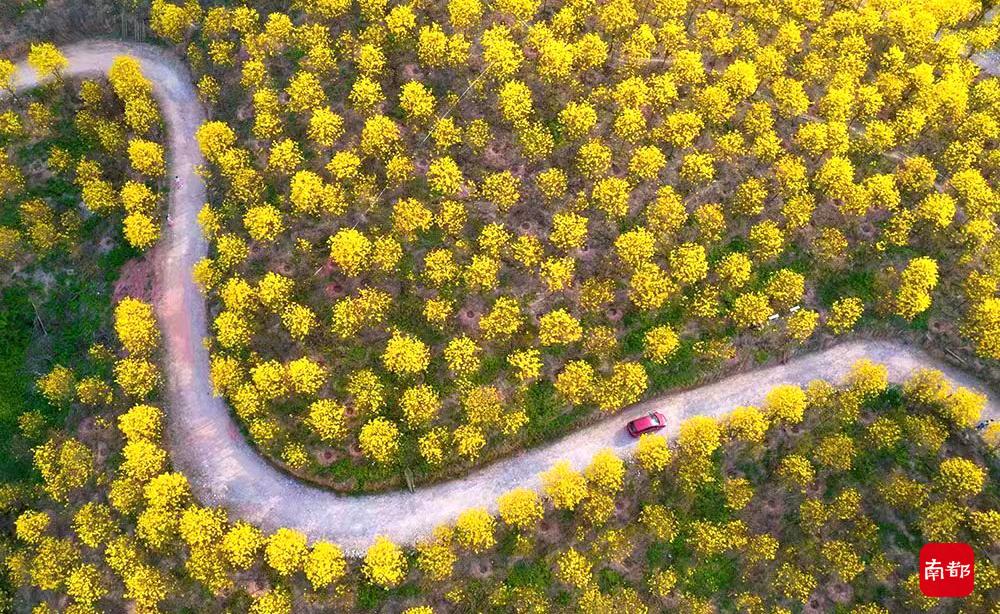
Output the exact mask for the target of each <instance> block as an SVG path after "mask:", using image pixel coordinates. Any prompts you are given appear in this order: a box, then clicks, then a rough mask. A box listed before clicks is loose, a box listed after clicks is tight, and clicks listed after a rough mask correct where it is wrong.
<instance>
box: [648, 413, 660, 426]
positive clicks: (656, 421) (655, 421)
mask: <svg viewBox="0 0 1000 614" xmlns="http://www.w3.org/2000/svg"><path fill="white" fill-rule="evenodd" d="M649 421H650V422H652V423H653V424H659V423H660V420H659V419H658V418H657V417H656V414H649Z"/></svg>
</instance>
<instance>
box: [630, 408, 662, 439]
mask: <svg viewBox="0 0 1000 614" xmlns="http://www.w3.org/2000/svg"><path fill="white" fill-rule="evenodd" d="M665 426H667V419H666V418H664V417H663V414H661V413H660V412H658V411H653V412H649V413H648V414H646V415H645V416H640V417H638V418H636V419H635V420H632V421H630V422H629V423H628V424H627V425H625V430H627V431H628V434H629V435H631V436H633V437H638V436H639V435H642V434H643V433H653V432H655V431H658V430H660V429H662V428H663V427H665Z"/></svg>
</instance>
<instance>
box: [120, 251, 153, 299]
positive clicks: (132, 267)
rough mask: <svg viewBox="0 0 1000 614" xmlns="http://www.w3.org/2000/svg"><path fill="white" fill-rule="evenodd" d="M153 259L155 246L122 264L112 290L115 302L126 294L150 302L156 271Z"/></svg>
mask: <svg viewBox="0 0 1000 614" xmlns="http://www.w3.org/2000/svg"><path fill="white" fill-rule="evenodd" d="M155 261H156V248H153V249H151V250H149V251H148V252H146V253H145V254H144V255H142V256H141V257H139V258H133V259H132V260H129V261H128V262H126V263H125V264H124V265H122V269H121V271H120V272H119V273H118V279H117V280H116V281H115V285H114V289H113V290H112V299H113V301H114V302H115V303H117V302H118V301H120V300H122V299H123V298H125V297H126V296H131V297H133V298H137V299H140V300H143V301H146V302H151V301H152V300H153V296H154V295H155V294H156V274H155V273H156V272H155V269H154V264H153V263H154V262H155Z"/></svg>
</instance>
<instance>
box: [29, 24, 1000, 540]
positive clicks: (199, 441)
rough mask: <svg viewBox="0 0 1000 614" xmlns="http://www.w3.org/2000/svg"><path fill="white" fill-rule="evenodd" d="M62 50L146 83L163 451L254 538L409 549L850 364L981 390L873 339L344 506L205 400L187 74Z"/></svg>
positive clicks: (199, 116)
mask: <svg viewBox="0 0 1000 614" xmlns="http://www.w3.org/2000/svg"><path fill="white" fill-rule="evenodd" d="M63 52H64V53H65V55H66V56H67V58H68V59H69V62H70V65H69V67H68V68H67V69H66V71H65V74H66V75H84V74H93V73H106V72H107V70H108V68H109V67H110V66H111V63H112V61H113V60H114V58H115V57H117V56H118V55H123V54H127V55H131V56H133V57H135V58H136V59H138V60H139V61H140V62H141V63H142V69H143V72H144V73H145V75H146V76H147V77H148V78H149V79H150V80H151V81H152V83H153V89H154V94H155V96H156V98H157V99H158V101H159V103H160V105H161V109H162V112H163V116H164V119H165V121H166V126H167V135H168V140H169V149H170V175H171V176H172V177H171V179H172V181H171V192H170V203H169V211H170V219H171V221H172V223H171V225H170V226H169V227H168V228H167V229H166V232H165V237H164V240H163V245H161V251H160V259H159V261H158V267H157V269H158V270H157V274H158V276H159V277H158V286H159V287H160V289H161V291H160V295H159V296H158V297H157V301H156V309H157V313H158V316H159V319H160V324H161V326H162V328H163V332H164V341H165V349H166V363H165V369H166V373H167V390H166V394H167V397H166V401H167V405H168V411H167V413H168V416H169V419H168V423H169V424H168V434H167V437H168V445H169V448H170V452H171V457H172V460H173V463H174V466H175V468H176V469H177V470H179V471H182V472H183V473H184V474H185V475H187V477H188V479H189V480H190V482H191V486H192V488H193V490H194V492H195V494H196V495H197V496H198V498H199V500H200V501H201V502H202V503H204V504H209V505H218V506H222V507H225V508H227V509H228V510H229V512H230V515H231V517H233V518H242V519H245V520H248V521H250V522H252V523H254V524H256V525H257V526H260V527H261V528H263V529H264V530H267V531H272V530H274V529H277V528H279V527H291V528H295V529H298V530H301V531H303V532H305V533H306V534H307V535H308V536H309V537H310V539H313V540H315V539H328V540H332V541H335V542H337V543H339V544H340V545H341V546H342V547H344V548H345V549H346V550H347V551H349V552H352V553H357V552H359V551H362V550H363V549H364V548H366V547H367V546H368V545H369V544H370V543H371V541H372V540H373V539H374V537H375V536H376V535H379V534H382V535H386V536H388V537H389V538H391V539H392V540H394V541H396V542H398V543H412V542H413V541H414V540H416V539H418V538H419V537H421V536H424V535H427V534H428V533H429V532H430V531H431V530H432V529H433V528H434V527H435V526H437V525H439V524H443V523H446V522H450V521H453V520H454V519H455V517H456V516H457V515H458V514H459V513H460V512H461V511H462V510H464V509H466V508H468V507H474V506H482V507H486V508H489V509H495V501H496V499H497V497H498V496H499V495H500V494H502V493H504V492H506V491H508V490H510V489H511V488H514V487H516V486H528V487H532V488H537V487H539V479H538V474H539V472H541V471H544V470H545V469H547V468H548V467H549V466H551V464H552V463H553V462H555V461H557V460H560V459H565V460H568V461H570V463H571V464H572V465H573V466H574V467H577V468H580V467H583V466H585V465H586V464H587V463H588V462H589V460H590V458H591V457H592V456H593V455H594V453H595V452H597V451H598V450H600V449H601V448H605V447H610V448H612V449H613V450H615V451H616V452H617V453H619V454H621V455H627V454H629V453H630V451H631V449H632V446H633V444H634V440H632V439H630V438H629V437H627V436H626V434H625V433H624V431H623V429H622V425H623V424H624V423H625V421H626V420H628V419H630V418H631V417H633V416H635V415H638V414H641V413H643V412H646V411H649V410H652V409H656V410H659V411H661V412H663V413H664V414H666V415H667V416H668V417H669V418H670V422H671V428H670V431H669V432H670V434H673V433H675V432H676V428H677V425H678V424H679V423H680V422H681V421H683V420H684V419H685V418H687V417H689V416H694V415H709V416H719V415H722V414H725V413H726V412H728V411H729V410H730V409H732V408H733V407H736V406H739V405H755V404H758V403H760V401H761V400H762V398H763V396H764V394H765V393H766V392H767V391H768V390H769V389H770V388H772V387H773V386H775V385H778V384H806V383H808V382H809V381H810V380H812V379H815V378H818V377H822V378H824V379H828V380H837V379H839V378H841V377H843V376H844V375H845V374H846V373H847V371H848V370H849V368H850V365H851V364H852V363H853V362H854V361H855V360H857V359H860V358H869V359H871V360H874V361H877V362H881V363H883V364H885V365H886V366H887V367H888V368H889V372H890V378H891V379H892V380H893V381H897V382H898V381H900V380H902V379H904V378H905V377H906V376H907V375H908V374H909V373H911V372H912V371H913V370H914V369H918V368H935V369H940V370H941V371H943V372H944V373H945V374H946V376H947V377H948V378H949V379H951V380H952V381H953V382H954V383H955V384H957V385H962V386H967V387H970V388H978V389H982V386H981V385H980V384H978V383H977V382H976V381H975V380H974V379H973V378H972V377H970V376H969V375H967V374H964V373H962V372H960V371H958V370H956V369H954V368H952V367H950V366H948V365H946V364H942V363H939V362H937V361H935V360H934V359H932V358H930V357H929V356H927V355H925V354H924V353H922V352H921V351H920V350H918V349H916V348H913V347H908V346H905V345H901V344H897V343H890V342H881V341H858V342H851V343H845V344H842V345H839V346H836V347H834V348H832V349H828V350H824V351H821V352H817V353H814V354H810V355H807V356H803V357H801V358H797V359H795V360H792V361H790V362H788V363H787V364H785V365H781V366H776V367H772V368H767V369H762V370H758V371H754V372H751V373H745V374H742V375H737V376H733V377H730V378H728V379H726V380H723V381H720V382H718V383H714V384H710V385H706V386H702V387H700V388H697V389H694V390H689V391H683V392H677V393H673V394H668V395H666V396H662V397H659V398H656V399H653V400H650V401H647V402H644V403H641V404H639V405H636V406H633V407H630V408H628V409H627V410H625V411H623V412H621V413H620V414H618V415H616V416H614V417H613V418H609V419H608V420H605V421H603V422H601V423H598V424H596V425H594V426H591V427H589V428H586V429H583V430H580V431H578V432H575V433H573V434H571V435H569V436H567V437H565V438H563V439H561V440H559V441H557V442H554V443H552V444H549V445H546V446H543V447H539V448H536V449H533V450H529V451H526V452H524V453H521V454H519V455H517V456H514V457H511V458H509V459H506V460H502V461H500V462H497V463H494V464H492V465H489V466H487V467H484V468H482V469H480V470H478V471H475V472H473V473H471V474H470V475H468V476H467V477H464V478H461V479H457V480H453V481H450V482H445V483H441V484H436V485H433V486H429V487H427V488H422V489H420V490H418V491H417V492H415V493H409V492H393V493H384V494H373V495H363V496H344V495H338V494H335V493H332V492H329V491H326V490H321V489H318V488H315V487H312V486H309V485H307V484H304V483H301V482H299V481H297V480H295V479H293V478H291V477H289V476H287V475H285V474H283V473H281V472H280V471H278V470H276V469H275V468H274V467H272V466H271V465H270V464H268V462H267V461H265V460H264V459H263V458H261V457H260V456H258V455H257V453H256V452H255V451H254V450H253V449H252V447H251V446H250V445H249V444H248V443H247V442H246V441H244V439H243V437H242V436H241V435H240V433H239V432H238V430H237V429H236V427H235V425H234V423H233V421H232V418H231V416H230V413H229V409H228V408H227V407H226V405H225V404H224V403H223V401H222V400H221V399H218V398H216V397H214V396H213V394H212V388H211V384H210V382H209V377H208V372H209V371H208V362H209V361H208V352H207V351H206V349H205V348H204V346H203V345H202V343H201V340H202V337H204V336H205V335H207V334H208V329H207V327H206V314H205V300H204V297H203V296H202V295H201V294H200V292H199V291H198V289H197V287H196V286H195V284H194V283H193V281H192V279H191V275H190V271H191V268H192V266H193V265H194V264H195V263H196V262H197V261H198V260H199V259H201V258H202V257H204V256H205V255H206V253H207V244H206V242H205V240H204V239H203V238H202V235H201V231H200V229H199V227H198V224H197V221H196V215H197V213H198V210H199V209H200V208H201V206H202V204H203V203H204V201H205V187H204V185H203V183H202V180H201V178H200V177H198V175H197V174H196V173H195V168H196V167H197V166H198V165H199V164H202V163H203V160H202V157H201V154H200V153H199V151H198V146H197V143H196V142H195V138H194V133H195V130H196V129H197V127H198V126H199V125H200V124H201V123H202V122H203V121H204V118H205V115H204V111H203V110H202V107H201V105H200V103H199V102H198V99H197V96H196V92H195V89H194V87H193V86H192V84H191V80H190V78H189V76H188V72H187V69H186V68H185V67H184V65H183V64H182V63H181V62H180V60H178V59H177V58H176V57H174V56H173V55H171V54H169V53H168V52H165V51H163V50H161V49H158V48H156V47H152V46H147V45H139V44H125V43H116V42H85V43H80V44H76V45H72V46H68V47H66V48H64V49H63ZM36 84H37V79H36V77H35V75H34V72H33V71H32V70H31V69H29V68H27V67H26V66H23V65H21V66H19V71H18V74H17V87H19V88H29V87H32V86H33V85H36ZM174 176H175V177H177V180H176V181H173V177H174ZM986 413H987V415H988V416H990V417H994V418H995V417H997V416H998V415H1000V412H998V405H997V403H996V402H995V401H993V400H991V401H990V403H989V405H988V407H987V411H986Z"/></svg>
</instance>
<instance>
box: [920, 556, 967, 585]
mask: <svg viewBox="0 0 1000 614" xmlns="http://www.w3.org/2000/svg"><path fill="white" fill-rule="evenodd" d="M971 573H972V570H971V568H970V566H969V565H968V564H963V563H961V562H959V561H949V562H948V564H947V565H942V564H941V561H939V560H937V559H931V560H929V561H927V562H925V563H924V580H944V579H945V578H946V577H947V578H968V577H969V575H970V574H971Z"/></svg>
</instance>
